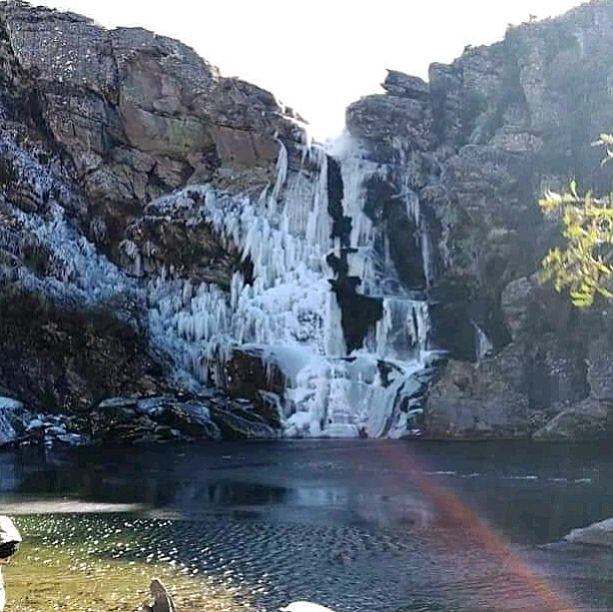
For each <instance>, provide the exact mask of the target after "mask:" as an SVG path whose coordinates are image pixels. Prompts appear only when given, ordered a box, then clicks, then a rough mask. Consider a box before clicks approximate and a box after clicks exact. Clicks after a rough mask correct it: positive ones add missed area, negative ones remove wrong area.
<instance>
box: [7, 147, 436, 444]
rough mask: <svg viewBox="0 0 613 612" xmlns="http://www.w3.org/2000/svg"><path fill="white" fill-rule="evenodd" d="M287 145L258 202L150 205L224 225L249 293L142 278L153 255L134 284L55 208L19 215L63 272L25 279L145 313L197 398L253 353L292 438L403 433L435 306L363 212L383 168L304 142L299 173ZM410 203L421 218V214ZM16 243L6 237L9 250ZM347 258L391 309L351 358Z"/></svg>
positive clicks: (414, 404)
mask: <svg viewBox="0 0 613 612" xmlns="http://www.w3.org/2000/svg"><path fill="white" fill-rule="evenodd" d="M279 146H280V154H279V158H278V162H277V168H276V172H277V176H276V180H275V181H274V184H273V185H271V186H270V187H269V188H268V189H266V190H265V191H264V192H263V193H262V194H261V195H260V197H259V198H250V197H247V196H236V195H230V194H228V193H225V192H220V191H217V190H216V189H215V188H213V187H212V186H210V185H199V186H189V187H187V188H185V189H183V190H181V191H179V192H176V193H173V194H171V195H168V196H165V197H162V198H160V199H158V200H155V201H153V202H151V203H150V204H149V207H148V208H149V209H150V210H152V211H155V213H156V214H158V215H162V216H164V215H165V214H167V213H168V214H171V213H172V212H173V211H177V210H180V211H181V212H182V213H185V214H186V215H187V216H188V217H189V218H190V219H193V220H194V222H201V221H204V222H206V223H207V224H209V225H210V226H212V227H213V228H215V230H216V232H217V233H218V234H219V235H220V236H221V238H222V241H226V243H227V244H228V246H232V247H234V248H238V249H239V252H240V253H241V254H242V257H243V259H245V260H246V259H249V261H250V262H251V263H252V264H253V279H254V280H253V282H251V283H246V282H245V279H244V278H243V277H242V275H241V274H240V273H239V272H236V273H235V274H234V277H233V279H232V282H231V287H230V290H229V291H225V290H223V289H221V288H220V287H218V286H216V285H214V284H207V283H201V284H196V283H193V282H192V281H190V280H188V279H184V278H178V277H177V276H176V275H175V274H174V273H173V270H163V271H162V272H161V273H156V274H155V275H153V276H151V275H150V276H149V277H147V278H136V277H139V276H140V274H141V271H142V270H143V259H144V258H145V257H146V253H141V252H140V251H139V249H138V248H135V245H134V247H132V248H130V249H127V250H126V253H125V254H126V257H128V258H131V259H132V262H133V268H134V269H133V270H132V272H135V273H136V274H133V275H130V274H128V272H126V271H124V270H122V269H120V268H119V267H117V266H115V265H114V264H112V263H111V262H109V261H108V260H107V259H106V258H105V257H104V256H102V255H100V254H99V253H98V252H97V251H96V249H95V247H94V246H93V245H92V244H91V243H90V242H89V241H88V240H86V239H85V238H84V237H83V236H82V235H81V234H79V232H78V231H77V230H76V229H73V228H72V226H71V224H70V223H69V221H68V220H67V219H66V218H65V211H64V209H63V208H62V206H60V205H59V204H58V203H55V202H50V205H49V207H48V209H47V212H46V213H45V214H41V215H36V214H30V215H26V214H24V213H22V212H21V211H18V210H16V209H15V210H14V211H13V214H14V215H15V216H16V217H17V218H19V220H20V222H21V223H22V224H23V225H24V226H26V227H28V228H29V230H30V232H31V235H32V236H33V237H34V238H35V239H36V240H37V241H38V242H39V243H40V245H41V246H44V247H45V249H47V251H48V253H49V255H50V256H51V257H52V260H53V261H50V263H49V268H50V270H51V271H52V270H53V269H55V268H57V273H56V274H55V275H54V274H53V273H52V274H51V275H48V276H47V277H45V278H44V279H42V280H41V278H40V277H37V276H36V275H34V274H30V273H29V272H28V271H27V270H21V271H20V272H19V273H20V274H28V275H29V277H28V278H27V279H26V278H23V279H22V281H24V282H28V283H43V284H44V285H45V286H44V291H45V292H46V293H47V294H49V295H53V296H56V297H59V299H62V300H64V301H66V300H75V301H81V302H85V303H90V304H96V303H107V304H108V303H113V304H114V305H115V306H116V305H117V304H118V299H119V298H123V299H125V300H126V301H127V302H129V303H131V304H138V305H139V312H140V315H139V316H140V317H141V318H143V319H144V322H145V325H146V326H147V327H148V331H149V337H150V342H151V345H152V349H153V350H154V351H155V352H157V353H158V354H164V355H165V356H166V357H167V358H168V359H169V360H170V361H172V362H173V363H174V366H175V371H176V375H177V378H178V379H180V380H181V382H182V383H184V384H187V385H190V386H191V387H192V388H193V389H194V390H195V391H197V390H199V389H202V387H203V386H206V385H209V384H219V383H220V382H221V381H222V378H223V376H222V372H223V366H224V362H225V361H226V360H227V359H228V358H229V357H230V356H231V354H232V352H233V351H234V350H236V349H239V348H240V350H243V351H246V352H257V354H258V355H260V356H262V358H263V359H264V360H265V361H266V362H267V363H269V364H271V365H274V366H275V367H276V368H278V369H279V370H280V371H281V372H282V373H283V375H284V377H285V380H286V389H285V392H284V398H283V401H282V403H281V405H282V411H283V423H284V430H285V435H287V436H327V437H357V436H368V437H384V436H385V437H400V436H403V435H406V434H408V433H410V432H411V431H412V430H413V429H414V424H413V423H414V420H413V419H414V418H415V417H416V416H417V415H419V412H420V408H419V397H420V395H421V394H422V393H423V383H424V372H426V371H427V370H428V368H429V366H430V365H431V361H432V359H433V353H432V352H431V351H430V350H429V332H430V329H429V317H428V305H427V303H426V301H424V300H423V299H416V298H415V296H414V295H413V296H412V295H410V294H409V293H407V292H405V291H404V290H403V289H402V288H401V287H402V284H401V283H400V282H398V280H397V275H396V273H395V271H394V268H393V264H392V262H391V259H390V256H389V249H388V247H387V245H386V238H385V233H384V232H381V230H380V228H377V227H375V226H374V225H373V223H372V221H371V220H370V219H369V218H368V216H367V215H366V214H365V212H364V209H365V203H366V197H367V194H366V188H365V182H366V180H367V179H368V178H370V177H372V176H375V175H377V174H378V173H381V174H384V173H385V172H386V168H385V167H381V166H378V165H377V164H376V163H374V162H372V161H369V160H367V159H366V158H365V156H364V155H363V154H362V152H361V151H360V150H359V148H358V147H357V145H356V144H355V143H354V142H353V141H352V140H351V139H350V138H348V137H344V138H343V139H342V140H341V141H339V142H338V143H336V145H335V146H334V147H332V149H330V150H324V149H323V148H321V147H317V146H307V145H305V146H304V150H303V155H302V160H301V162H300V160H298V161H297V162H295V161H294V162H293V163H294V166H293V167H290V166H291V162H290V156H289V154H288V151H287V150H286V148H285V146H284V145H283V144H282V143H279ZM12 153H14V154H15V155H16V156H17V153H16V152H15V151H13V152H12ZM20 154H21V155H23V154H22V153H20ZM332 158H334V159H335V160H336V161H335V163H336V164H338V165H339V166H340V169H341V175H342V183H343V198H342V202H341V204H342V214H343V215H344V218H346V219H349V220H350V223H351V227H350V233H349V236H348V238H347V240H346V241H345V242H343V240H341V238H339V236H336V235H335V234H334V219H333V217H332V214H331V209H330V201H329V184H328V173H329V164H330V162H331V159H332ZM21 162H22V166H23V167H28V168H34V167H35V166H36V167H35V168H34V170H35V171H36V173H38V176H39V177H40V178H39V179H38V180H47V179H46V178H45V169H44V168H43V167H42V166H40V165H39V164H38V163H37V162H36V160H34V159H27V160H25V159H22V160H21ZM298 164H300V167H299V168H296V165H298ZM48 180H52V178H49V179H48ZM407 206H411V207H412V208H411V211H412V213H411V214H413V215H417V216H419V207H418V203H415V202H414V201H412V200H411V201H410V202H409V203H408V204H407ZM13 239H14V237H11V236H10V235H8V234H7V235H2V236H0V240H2V241H4V242H6V244H7V245H8V246H10V245H11V244H12V242H11V241H12V240H13ZM347 241H348V243H347ZM15 248H17V247H15ZM343 253H344V255H343V256H344V257H346V262H347V267H348V274H349V275H350V276H351V277H357V278H359V279H360V285H359V287H358V288H357V292H358V293H359V294H360V295H363V296H368V297H369V298H372V299H373V300H377V303H380V304H381V312H382V316H381V318H380V320H379V321H378V322H377V323H376V324H375V325H373V326H372V329H369V330H368V333H367V334H366V335H365V337H364V341H363V343H362V346H361V347H359V348H356V349H355V350H352V351H351V352H349V351H348V349H347V343H346V341H345V336H344V333H343V313H342V312H341V308H340V307H339V303H338V300H337V295H336V293H335V291H333V290H332V285H331V282H330V281H332V280H334V279H335V276H336V274H337V271H336V270H335V269H333V266H332V265H331V264H330V261H331V258H332V259H333V258H334V257H337V258H339V257H341V255H342V254H343ZM53 262H55V264H54V265H52V264H53ZM54 266H55V268H54ZM145 269H146V268H145Z"/></svg>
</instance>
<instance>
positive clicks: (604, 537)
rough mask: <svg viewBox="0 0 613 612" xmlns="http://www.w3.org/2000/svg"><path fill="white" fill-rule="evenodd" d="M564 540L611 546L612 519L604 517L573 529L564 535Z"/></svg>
mask: <svg viewBox="0 0 613 612" xmlns="http://www.w3.org/2000/svg"><path fill="white" fill-rule="evenodd" d="M564 540H565V541H566V542H571V543H573V544H588V545H590V546H605V547H607V548H613V519H606V520H604V521H600V522H599V523H594V524H593V525H589V526H588V527H582V528H580V529H573V530H572V531H571V532H570V533H569V534H568V535H567V536H565V537H564Z"/></svg>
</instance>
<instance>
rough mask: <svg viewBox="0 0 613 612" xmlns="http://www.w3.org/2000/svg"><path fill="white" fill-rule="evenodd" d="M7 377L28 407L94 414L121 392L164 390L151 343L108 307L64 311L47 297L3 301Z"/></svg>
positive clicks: (1, 372) (0, 369)
mask: <svg viewBox="0 0 613 612" xmlns="http://www.w3.org/2000/svg"><path fill="white" fill-rule="evenodd" d="M0 337H1V338H2V350H1V351H0V380H1V381H2V383H3V384H4V385H6V386H7V387H9V388H10V389H11V390H12V391H13V392H14V393H16V394H17V395H18V397H20V398H21V399H22V400H23V401H25V402H27V404H28V406H31V407H32V408H33V409H36V410H40V411H54V410H57V408H58V406H61V407H62V408H63V409H64V410H66V411H68V412H87V411H88V410H89V408H90V407H91V405H92V404H93V403H95V402H96V401H100V400H101V399H103V398H104V397H108V396H109V395H116V394H117V393H118V392H131V393H151V392H155V391H156V390H158V389H160V388H163V386H164V383H163V380H164V376H163V370H162V367H161V365H160V364H159V363H156V362H155V361H154V359H153V358H152V357H151V356H149V354H148V351H147V345H146V342H145V340H144V339H143V338H142V337H140V336H139V334H138V333H136V332H135V331H134V329H132V328H130V326H128V325H127V324H125V323H122V322H120V321H118V320H117V319H116V318H114V317H113V316H112V315H110V314H109V313H108V312H105V311H104V310H91V311H83V310H76V309H75V310H72V309H69V308H59V307H58V306H57V305H53V304H48V303H45V302H44V301H42V300H41V296H39V295H31V294H24V295H6V294H5V295H4V296H3V299H2V301H0Z"/></svg>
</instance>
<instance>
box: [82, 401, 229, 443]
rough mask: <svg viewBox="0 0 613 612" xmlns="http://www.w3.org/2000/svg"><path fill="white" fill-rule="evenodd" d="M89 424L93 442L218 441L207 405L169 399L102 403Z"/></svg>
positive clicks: (215, 428) (217, 433)
mask: <svg viewBox="0 0 613 612" xmlns="http://www.w3.org/2000/svg"><path fill="white" fill-rule="evenodd" d="M90 423H91V430H92V435H93V437H94V440H96V441H102V442H115V443H116V442H120V443H137V442H156V441H170V440H176V441H178V440H195V439H198V440H218V439H220V432H219V429H218V428H217V426H216V425H215V424H214V423H213V422H212V420H211V414H210V411H209V409H208V408H207V407H206V406H204V405H202V404H201V403H199V402H197V401H195V400H185V399H181V398H176V397H170V396H163V397H149V398H141V399H134V398H125V399H124V398H111V399H109V400H105V401H103V402H100V404H99V405H98V406H97V408H95V409H94V411H93V412H92V414H91V416H90Z"/></svg>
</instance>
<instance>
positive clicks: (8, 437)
mask: <svg viewBox="0 0 613 612" xmlns="http://www.w3.org/2000/svg"><path fill="white" fill-rule="evenodd" d="M30 418H31V415H30V413H29V412H28V411H27V410H26V409H25V407H24V405H23V404H22V403H21V402H20V401H18V400H16V399H13V398H11V397H0V447H2V446H7V445H9V444H12V443H15V442H17V441H18V440H19V439H20V438H22V437H23V436H24V434H25V433H26V428H27V423H28V421H29V420H30Z"/></svg>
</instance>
